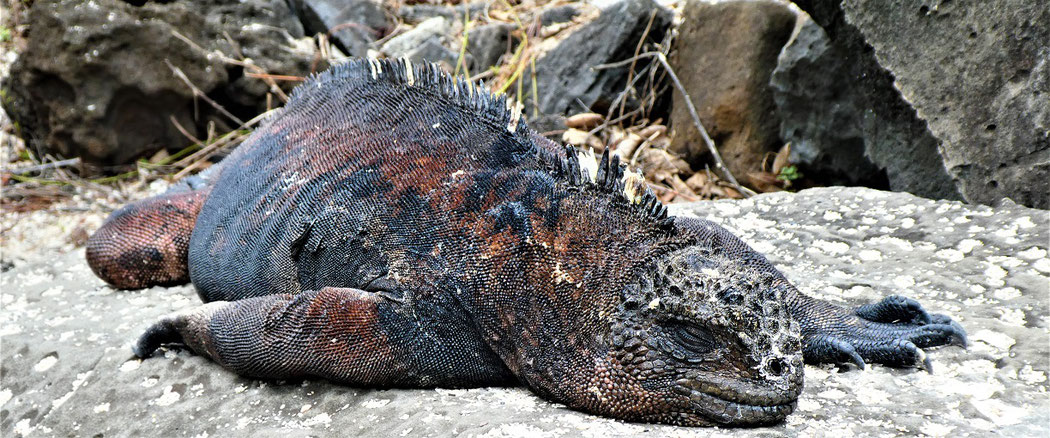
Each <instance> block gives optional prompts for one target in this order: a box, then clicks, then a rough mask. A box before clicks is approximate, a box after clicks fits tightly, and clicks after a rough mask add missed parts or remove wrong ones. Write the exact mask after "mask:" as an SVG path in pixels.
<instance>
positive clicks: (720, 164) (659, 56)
mask: <svg viewBox="0 0 1050 438" xmlns="http://www.w3.org/2000/svg"><path fill="white" fill-rule="evenodd" d="M641 58H655V59H656V60H657V61H658V62H659V63H660V64H661V65H663V67H664V69H665V70H666V71H667V75H668V76H669V77H670V78H671V81H672V82H673V83H674V86H675V88H676V89H678V92H679V93H681V94H682V98H683V99H684V100H685V105H686V108H687V109H688V110H689V115H690V116H691V117H692V118H693V125H694V126H696V130H697V131H699V132H700V137H701V138H702V139H703V140H704V145H705V146H707V150H708V151H709V152H710V153H711V156H712V157H714V159H715V167H716V168H718V170H719V173H721V174H722V175H723V178H724V179H725V180H726V181H728V182H729V183H730V184H732V185H733V188H735V189H736V190H738V191H739V192H740V193H744V194H746V195H747V196H754V195H755V192H754V191H752V190H750V189H748V188H746V187H744V186H742V185H740V183H739V182H738V181H737V180H736V178H734V177H733V174H732V173H730V172H729V168H728V167H726V165H725V162H724V161H722V156H721V155H720V154H719V153H718V148H717V147H715V142H714V140H711V137H710V136H709V135H708V134H707V129H704V125H703V123H701V122H700V116H699V115H697V113H696V107H695V106H693V99H692V97H690V96H689V93H687V92H686V91H685V87H684V86H682V82H681V81H679V80H678V75H676V74H675V72H674V70H673V69H671V65H670V64H669V63H668V62H667V55H664V54H663V53H661V52H645V53H641V54H639V55H638V56H633V57H630V58H628V59H625V60H623V61H619V62H613V63H609V64H601V65H596V66H594V67H591V69H593V70H603V69H608V68H616V67H623V66H625V65H628V64H631V63H633V62H635V61H637V60H639V59H641Z"/></svg>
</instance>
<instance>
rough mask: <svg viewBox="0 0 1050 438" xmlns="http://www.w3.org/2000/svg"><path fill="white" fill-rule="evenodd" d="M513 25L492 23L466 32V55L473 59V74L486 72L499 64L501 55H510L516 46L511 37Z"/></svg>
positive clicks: (515, 41)
mask: <svg viewBox="0 0 1050 438" xmlns="http://www.w3.org/2000/svg"><path fill="white" fill-rule="evenodd" d="M514 29H515V27H514V25H513V24H509V23H493V24H486V25H484V26H479V27H477V28H474V29H470V30H469V31H468V32H467V53H469V54H470V55H471V56H473V57H474V63H473V66H472V67H471V69H472V70H473V71H474V72H481V71H483V70H487V69H488V68H489V67H492V66H494V65H496V64H497V63H499V59H500V57H501V56H503V54H505V53H510V52H511V51H512V50H513V48H514V46H516V45H517V44H518V40H517V38H513V37H512V36H511V32H513V31H514Z"/></svg>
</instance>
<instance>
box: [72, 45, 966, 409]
mask: <svg viewBox="0 0 1050 438" xmlns="http://www.w3.org/2000/svg"><path fill="white" fill-rule="evenodd" d="M519 118H520V115H519V114H518V113H517V112H515V111H513V110H507V109H505V105H504V102H503V100H502V98H494V97H491V96H489V95H487V94H485V93H484V92H481V91H479V90H476V89H474V88H473V86H471V85H470V84H467V83H465V82H461V81H460V82H457V81H454V80H452V79H450V78H449V77H448V76H446V75H444V74H443V73H440V71H439V70H437V69H436V68H435V67H433V66H422V67H414V68H413V67H412V66H409V65H407V63H404V62H390V61H370V62H365V61H358V62H353V63H350V64H348V65H345V66H340V67H336V68H334V69H333V70H332V71H330V72H328V73H325V74H323V75H320V76H319V77H316V78H314V79H312V80H310V81H309V82H307V83H305V84H304V85H302V86H301V87H300V88H299V89H298V90H297V92H296V94H295V96H294V97H293V99H292V100H291V101H290V102H289V103H288V105H287V106H286V107H285V109H284V110H282V112H281V113H280V114H278V115H276V116H275V117H274V118H273V119H271V120H270V121H269V122H268V123H267V124H266V125H265V126H264V127H262V128H260V129H258V130H257V131H256V132H255V133H254V134H253V135H252V137H251V139H249V140H248V141H247V142H246V143H245V144H244V145H242V146H241V147H240V148H238V149H237V150H236V151H235V152H234V153H233V154H231V155H230V156H229V157H228V158H227V159H226V160H224V162H223V164H222V168H221V169H220V170H219V171H216V172H214V173H213V174H212V175H210V176H209V177H208V178H206V180H205V181H204V182H203V183H202V184H200V185H198V186H195V187H193V191H191V192H188V193H189V194H187V192H186V191H185V190H182V191H180V192H177V193H174V194H168V195H162V196H159V197H156V198H152V199H149V200H145V201H142V202H140V203H137V204H135V205H136V206H135V207H134V208H133V209H132V210H129V211H123V212H118V213H115V214H114V216H112V217H111V218H110V220H109V221H108V222H107V223H106V224H105V225H104V226H103V227H102V229H100V230H99V232H98V233H96V235H95V236H93V237H92V240H91V242H90V243H89V247H90V248H93V249H92V250H89V252H88V259H89V263H90V264H91V266H92V268H93V269H94V270H95V272H96V273H97V274H99V275H100V276H101V277H102V278H103V279H105V280H106V281H107V282H109V283H111V284H113V285H114V286H117V287H126V288H134V287H144V286H148V285H150V284H155V283H164V282H174V281H178V280H182V279H184V278H185V277H183V276H180V275H167V274H165V275H155V273H156V272H157V271H164V272H176V273H179V272H187V273H188V277H189V279H190V280H192V282H193V284H194V285H195V286H196V287H197V289H198V291H199V293H200V295H201V298H202V299H203V300H204V301H205V302H208V304H206V305H204V306H201V307H199V308H197V309H193V310H190V311H186V312H183V313H180V314H176V315H172V316H170V317H167V318H165V319H163V320H162V321H160V322H158V323H156V324H154V325H153V326H151V327H150V328H149V329H148V330H147V331H146V333H145V334H144V335H143V336H142V337H141V338H140V339H139V341H138V343H137V344H136V346H135V354H137V355H138V356H140V357H148V356H150V355H151V354H152V352H153V351H154V350H155V349H156V348H158V347H159V346H161V345H163V344H183V345H186V346H188V347H189V348H191V349H192V350H193V351H195V352H196V353H198V354H201V355H204V356H207V357H210V358H212V359H213V360H215V361H216V362H218V363H219V364H221V365H222V366H224V367H226V368H229V369H230V370H233V371H235V372H237V373H240V374H244V375H249V376H256V377H261V378H275V379H277V378H291V377H298V376H320V377H324V378H327V379H331V380H335V381H340V382H345V383H349V384H353V385H366V386H407V387H432V386H444V387H470V386H484V385H507V384H514V383H516V382H520V383H522V384H525V385H527V386H528V387H529V388H531V389H532V390H533V391H535V392H536V393H537V394H539V395H541V396H543V397H545V398H548V399H551V400H554V401H557V402H561V403H564V404H566V405H568V406H570V407H572V408H575V409H579V410H583V411H587V412H592V413H595V414H600V415H606V416H610V417H614V418H620V419H624V420H631V421H649V422H663V423H670V424H680V425H691V426H694V425H760V424H770V423H775V422H778V421H780V420H782V419H783V418H784V417H785V416H787V415H788V414H790V413H791V411H792V410H793V409H794V407H795V405H796V401H797V398H798V395H799V393H800V392H801V390H802V376H803V375H802V373H803V366H802V362H803V358H805V360H807V361H811V362H822V361H823V362H827V361H833V362H854V363H857V364H860V365H862V366H863V364H864V363H865V361H867V362H878V363H885V364H889V365H893V366H914V365H924V364H925V365H926V366H927V367H928V360H926V358H925V357H924V355H923V353H922V351H921V350H920V348H922V347H927V346H935V345H943V344H946V343H965V337H964V336H965V335H964V332H963V331H962V329H961V328H960V327H958V325H957V324H955V323H954V322H952V321H951V320H950V319H948V318H947V317H944V316H941V315H934V316H930V315H928V314H926V312H925V311H923V310H922V308H921V306H919V305H918V303H915V302H914V301H910V300H907V299H903V298H899V297H897V298H893V297H891V298H889V299H887V300H886V301H883V302H882V303H879V304H875V305H868V306H862V307H861V308H858V309H857V310H855V311H854V310H849V309H845V308H842V307H839V306H835V305H832V304H828V303H824V302H821V301H816V300H813V299H811V298H809V297H806V296H804V295H802V294H801V293H799V292H798V290H797V289H795V288H794V287H793V286H792V285H791V284H790V282H789V281H788V280H787V279H786V278H784V276H783V275H782V274H781V273H780V272H779V271H777V270H776V269H775V268H774V267H773V266H772V265H771V264H770V263H769V262H768V261H767V260H766V259H765V258H764V257H763V256H762V255H760V254H758V253H756V252H755V251H754V250H752V249H751V248H749V247H748V246H747V245H746V244H744V243H743V242H742V241H740V240H739V239H738V238H736V237H735V236H733V235H732V234H730V233H729V232H728V231H726V230H724V229H723V228H721V227H719V226H717V225H715V224H713V223H711V222H708V221H704V220H699V219H687V218H668V217H667V213H666V209H664V207H663V206H662V205H661V204H660V203H659V201H658V200H656V198H655V197H654V196H653V195H652V193H650V192H648V190H647V189H646V188H645V186H644V183H643V182H642V181H641V179H640V177H639V176H638V175H636V174H633V173H631V172H627V171H626V170H625V169H624V168H623V166H621V165H620V164H619V162H618V160H617V159H616V158H615V157H614V158H611V159H610V158H609V157H608V156H605V157H602V159H601V160H597V161H596V160H594V158H593V156H588V155H586V154H578V153H577V152H576V151H575V150H573V149H571V148H569V149H563V148H561V147H559V146H557V145H555V144H553V143H551V142H549V141H547V140H545V139H543V138H542V137H540V136H538V135H536V134H535V133H534V132H532V131H531V130H529V129H528V127H527V126H525V124H524V122H522V121H520V120H519ZM187 199H190V200H192V202H189V201H186V200H187ZM201 202H202V203H201ZM173 203H174V204H173ZM171 205H177V206H179V208H177V209H176V211H174V212H173V213H172V214H168V213H169V211H171V208H172V207H171ZM191 207H192V208H191ZM190 230H192V234H190V233H191V231H190ZM186 239H188V242H189V244H188V249H185V248H184V246H183V245H181V244H179V245H173V244H171V242H173V241H178V242H181V241H183V240H186ZM143 253H150V254H154V253H156V254H157V255H158V258H159V259H161V260H163V261H164V262H165V263H164V264H156V263H154V264H150V263H130V264H129V263H126V262H127V260H129V256H128V254H143ZM130 259H131V260H134V257H131V258H130ZM172 260H182V261H183V266H182V267H183V268H184V269H183V270H182V271H180V270H178V269H173V268H171V267H170V266H171V265H170V264H169V263H168V262H169V261H172ZM177 264H178V263H176V265H177ZM176 267H178V266H176Z"/></svg>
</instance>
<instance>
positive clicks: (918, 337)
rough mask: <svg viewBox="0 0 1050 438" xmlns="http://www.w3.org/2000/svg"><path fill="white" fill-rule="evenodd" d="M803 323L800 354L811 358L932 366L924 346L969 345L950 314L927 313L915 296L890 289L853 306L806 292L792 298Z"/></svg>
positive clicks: (898, 365)
mask: <svg viewBox="0 0 1050 438" xmlns="http://www.w3.org/2000/svg"><path fill="white" fill-rule="evenodd" d="M791 308H792V315H793V316H794V317H795V318H796V319H797V320H798V321H799V324H800V325H801V328H802V338H803V348H802V354H803V357H804V358H805V360H806V362H809V363H824V362H837V363H854V364H856V365H857V366H859V367H861V368H863V367H864V366H865V364H866V363H868V362H871V363H880V364H883V365H887V366H894V367H910V366H918V367H921V368H924V369H926V370H927V371H930V372H933V369H932V366H931V362H930V360H929V358H928V357H927V356H926V353H925V352H924V351H923V350H922V349H923V348H926V347H936V346H941V345H959V346H963V347H965V346H966V331H965V330H963V328H962V327H961V326H960V325H959V324H958V323H956V322H955V321H952V319H951V318H949V317H948V316H945V315H940V314H933V315H931V314H929V313H927V312H926V310H924V309H923V308H922V306H921V305H920V304H919V303H918V302H917V301H915V300H913V299H910V298H905V297H902V296H899V295H891V296H888V297H886V298H885V299H883V300H882V301H879V302H878V303H874V304H867V305H863V306H860V307H857V308H856V309H853V310H850V309H847V308H844V307H840V306H836V305H834V304H830V303H826V302H823V301H819V300H815V299H812V298H809V297H806V296H803V295H799V299H797V300H795V301H794V302H793V303H792V306H791Z"/></svg>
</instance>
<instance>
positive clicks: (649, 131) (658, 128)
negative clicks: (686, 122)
mask: <svg viewBox="0 0 1050 438" xmlns="http://www.w3.org/2000/svg"><path fill="white" fill-rule="evenodd" d="M666 133H667V127H666V126H664V125H649V126H646V127H644V128H642V129H639V130H638V135H640V136H642V138H647V139H652V138H654V137H653V134H659V135H664V134H666Z"/></svg>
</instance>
